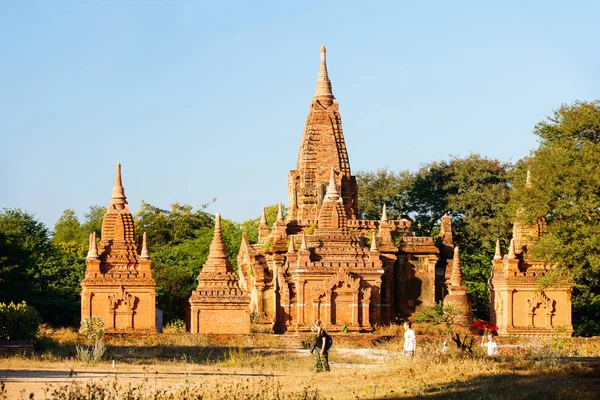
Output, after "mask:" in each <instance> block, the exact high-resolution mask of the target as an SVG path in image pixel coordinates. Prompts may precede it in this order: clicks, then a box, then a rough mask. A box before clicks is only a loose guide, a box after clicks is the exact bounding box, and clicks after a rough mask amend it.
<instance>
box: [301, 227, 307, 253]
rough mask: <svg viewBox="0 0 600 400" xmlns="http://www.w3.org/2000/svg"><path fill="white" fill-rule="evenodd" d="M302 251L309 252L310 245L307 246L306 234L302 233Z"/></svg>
mask: <svg viewBox="0 0 600 400" xmlns="http://www.w3.org/2000/svg"><path fill="white" fill-rule="evenodd" d="M300 250H308V245H307V244H306V233H304V231H302V243H301V244H300Z"/></svg>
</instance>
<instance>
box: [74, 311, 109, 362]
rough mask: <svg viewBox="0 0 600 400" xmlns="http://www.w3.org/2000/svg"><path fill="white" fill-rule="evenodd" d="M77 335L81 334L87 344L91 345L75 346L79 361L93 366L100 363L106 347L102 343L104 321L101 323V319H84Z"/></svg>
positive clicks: (94, 317)
mask: <svg viewBox="0 0 600 400" xmlns="http://www.w3.org/2000/svg"><path fill="white" fill-rule="evenodd" d="M79 333H81V335H83V337H85V338H86V339H87V341H88V342H90V343H92V345H91V346H80V345H79V344H77V345H75V349H76V350H77V358H78V359H79V361H81V362H82V363H84V364H95V363H97V362H98V361H100V360H101V359H102V356H103V355H104V353H105V352H106V346H105V345H104V341H103V339H104V334H105V333H106V329H104V321H102V318H100V317H96V316H92V317H85V318H84V319H83V320H82V321H81V327H80V328H79Z"/></svg>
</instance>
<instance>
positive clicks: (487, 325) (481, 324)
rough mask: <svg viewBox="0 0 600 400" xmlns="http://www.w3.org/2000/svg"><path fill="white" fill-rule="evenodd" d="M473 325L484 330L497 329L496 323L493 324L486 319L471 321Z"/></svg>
mask: <svg viewBox="0 0 600 400" xmlns="http://www.w3.org/2000/svg"><path fill="white" fill-rule="evenodd" d="M473 325H475V328H477V329H481V330H484V331H497V330H498V326H497V325H494V324H492V323H491V322H488V321H481V320H479V321H475V322H473Z"/></svg>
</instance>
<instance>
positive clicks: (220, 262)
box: [189, 214, 250, 333]
mask: <svg viewBox="0 0 600 400" xmlns="http://www.w3.org/2000/svg"><path fill="white" fill-rule="evenodd" d="M189 304H190V317H189V330H190V332H191V333H250V309H249V304H250V297H249V296H247V295H246V294H245V293H244V291H242V289H240V285H239V283H238V277H237V275H236V273H235V272H234V271H233V266H232V265H231V262H230V261H229V258H228V257H227V248H226V247H225V243H224V242H223V234H222V232H221V216H220V215H219V214H217V215H216V216H215V232H214V236H213V240H212V243H211V244H210V253H209V254H208V259H207V260H206V263H204V266H203V267H202V271H201V272H200V274H199V275H198V287H197V288H196V290H194V291H193V292H192V296H191V297H190V300H189Z"/></svg>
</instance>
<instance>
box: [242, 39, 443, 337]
mask: <svg viewBox="0 0 600 400" xmlns="http://www.w3.org/2000/svg"><path fill="white" fill-rule="evenodd" d="M357 206H358V186H357V183H356V178H355V177H354V176H353V175H352V173H351V170H350V162H349V159H348V153H347V149H346V144H345V140H344V134H343V131H342V123H341V116H340V113H339V105H338V102H337V101H336V99H335V97H334V96H333V92H332V89H331V81H330V80H329V76H328V73H327V64H326V52H325V48H324V47H322V48H321V62H320V67H319V74H318V78H317V84H316V92H315V95H314V97H313V99H312V101H311V104H310V110H309V113H308V117H307V119H306V125H305V127H304V133H303V135H302V140H301V143H300V150H299V153H298V158H297V163H296V169H294V170H292V171H290V172H289V174H288V212H287V215H286V216H285V218H284V216H283V212H282V207H281V205H280V209H279V213H278V216H277V220H276V221H275V222H274V223H273V224H272V226H271V227H269V226H268V224H267V220H266V216H265V214H264V211H263V215H262V217H261V220H260V224H259V240H258V243H257V244H251V243H250V241H249V240H248V236H247V235H244V236H243V237H242V244H241V246H240V252H239V255H238V266H239V269H238V273H239V275H240V285H241V286H242V287H243V288H244V289H246V290H247V292H248V293H249V294H250V296H251V303H250V309H251V311H252V312H253V313H256V315H257V316H258V320H259V322H262V323H265V324H267V323H268V324H272V326H273V329H274V330H275V332H285V331H289V330H293V331H308V330H309V329H310V324H311V322H312V321H313V320H315V319H320V320H321V321H323V323H324V324H325V325H326V329H327V330H328V331H340V330H345V331H371V330H372V329H373V326H374V325H375V324H384V323H389V322H390V321H393V320H394V319H396V318H397V317H402V318H406V317H409V316H410V315H411V314H412V313H413V312H414V311H415V309H417V308H418V307H420V306H423V305H432V304H433V303H434V302H435V301H436V300H441V298H442V296H443V285H444V276H445V272H446V271H445V268H446V258H445V257H443V256H440V251H439V249H438V247H436V241H435V239H434V238H432V237H416V236H415V234H414V232H412V231H411V222H410V221H409V220H406V219H401V220H388V218H387V213H386V209H385V205H382V208H383V212H382V216H381V219H380V220H378V221H374V220H362V219H360V213H359V211H358V209H357ZM446 232H447V234H446V236H445V237H444V238H443V239H444V240H443V243H444V245H446V246H448V247H449V248H450V249H451V248H452V235H451V229H450V227H448V229H447V230H446ZM450 251H451V250H450ZM446 253H447V252H444V254H446ZM450 254H451V253H450ZM450 257H452V256H451V255H450ZM436 277H437V279H436ZM436 282H438V284H436Z"/></svg>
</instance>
